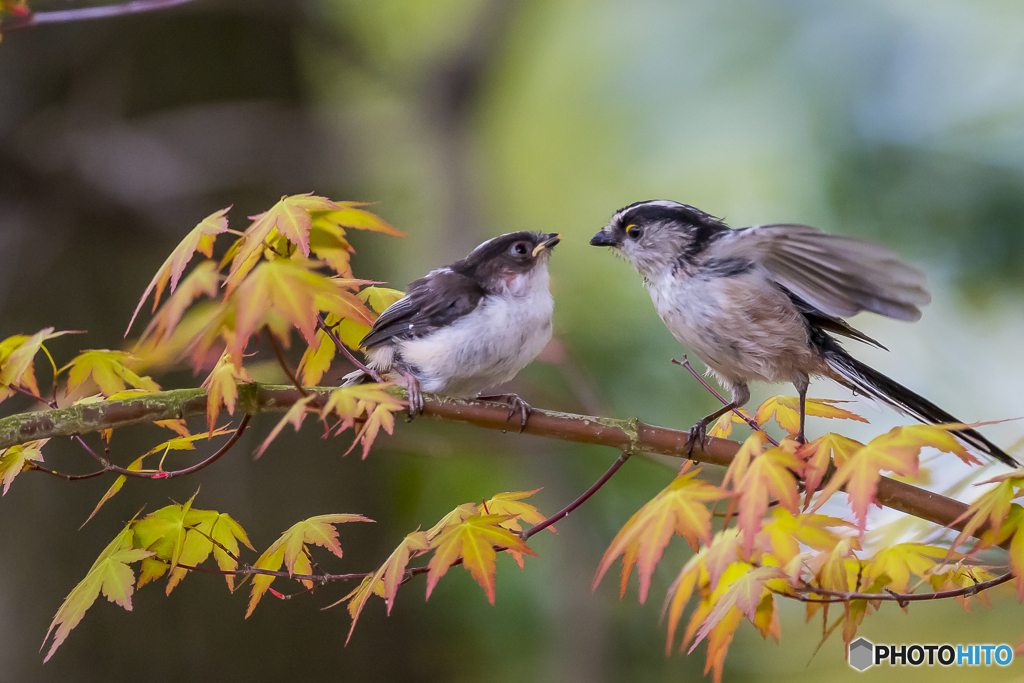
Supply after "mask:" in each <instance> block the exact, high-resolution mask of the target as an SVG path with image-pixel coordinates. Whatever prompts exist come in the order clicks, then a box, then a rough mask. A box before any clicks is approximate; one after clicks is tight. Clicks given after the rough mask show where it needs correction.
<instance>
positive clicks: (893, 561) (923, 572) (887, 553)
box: [862, 543, 961, 593]
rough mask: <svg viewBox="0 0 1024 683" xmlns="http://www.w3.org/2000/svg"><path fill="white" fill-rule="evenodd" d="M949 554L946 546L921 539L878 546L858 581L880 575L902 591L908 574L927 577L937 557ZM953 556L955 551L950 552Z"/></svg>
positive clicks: (956, 554)
mask: <svg viewBox="0 0 1024 683" xmlns="http://www.w3.org/2000/svg"><path fill="white" fill-rule="evenodd" d="M948 555H950V552H949V549H948V548H936V547H933V546H929V545H924V544H923V543H899V544H897V545H894V546H892V547H890V548H882V549H881V550H879V551H878V552H877V553H875V556H874V557H872V558H871V559H870V560H868V562H867V565H866V566H865V567H864V573H863V578H862V582H863V584H864V585H871V584H873V583H874V582H875V581H876V580H878V579H879V578H881V577H882V576H886V577H888V579H889V582H888V587H889V588H891V589H892V590H894V591H896V592H897V593H906V592H907V588H908V586H909V585H910V577H911V575H912V574H913V575H917V576H920V577H922V578H927V576H928V574H929V572H930V571H931V570H932V569H934V568H935V566H936V565H937V564H939V561H940V560H942V559H943V558H946V557H947V556H948ZM952 555H953V557H952V559H954V560H957V559H959V558H960V557H961V556H960V555H959V553H952Z"/></svg>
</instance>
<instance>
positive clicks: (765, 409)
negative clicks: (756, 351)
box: [754, 396, 867, 434]
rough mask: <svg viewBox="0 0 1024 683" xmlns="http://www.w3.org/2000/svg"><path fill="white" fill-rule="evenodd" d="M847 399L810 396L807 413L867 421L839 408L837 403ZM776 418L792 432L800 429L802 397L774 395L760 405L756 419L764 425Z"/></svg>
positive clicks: (806, 408)
mask: <svg viewBox="0 0 1024 683" xmlns="http://www.w3.org/2000/svg"><path fill="white" fill-rule="evenodd" d="M837 403H847V401H835V400H832V399H827V398H809V399H807V401H806V403H805V407H804V409H805V413H806V415H808V416H810V417H827V418H833V419H839V420H856V421H857V422H867V420H865V419H864V418H863V417H861V416H860V415H857V414H856V413H851V412H850V411H848V410H843V409H842V408H837V407H836V405H835V404H837ZM773 417H774V418H775V421H776V422H778V423H779V426H780V427H782V428H783V429H785V430H786V431H787V432H789V433H790V434H796V433H797V431H799V430H800V399H799V397H797V396H773V397H772V398H770V399H768V400H767V401H765V402H764V403H762V404H761V405H760V407H758V409H757V413H756V414H755V415H754V419H755V420H757V424H759V425H761V426H762V427H763V426H764V425H765V423H766V422H768V420H770V419H772V418H773Z"/></svg>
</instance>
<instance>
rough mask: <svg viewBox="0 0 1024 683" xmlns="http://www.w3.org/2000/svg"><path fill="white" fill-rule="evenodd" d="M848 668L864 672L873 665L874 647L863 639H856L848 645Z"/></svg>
mask: <svg viewBox="0 0 1024 683" xmlns="http://www.w3.org/2000/svg"><path fill="white" fill-rule="evenodd" d="M849 658H850V666H852V667H853V668H854V669H856V670H857V671H864V670H865V669H867V668H868V667H870V666H872V665H874V663H875V646H874V645H873V644H872V643H871V642H870V641H868V640H867V639H865V638H858V639H857V640H855V641H853V642H852V643H850V652H849Z"/></svg>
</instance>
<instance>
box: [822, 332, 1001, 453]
mask: <svg viewBox="0 0 1024 683" xmlns="http://www.w3.org/2000/svg"><path fill="white" fill-rule="evenodd" d="M812 343H813V344H814V345H815V347H817V349H818V352H819V353H820V354H821V355H822V357H823V358H824V359H825V362H826V363H827V364H828V366H829V368H831V369H832V371H833V372H834V373H835V374H836V375H837V379H839V380H840V381H841V382H842V383H844V384H846V385H847V386H848V387H849V388H851V389H853V390H854V391H856V392H858V393H861V394H864V395H865V396H870V397H871V398H874V399H878V400H880V401H882V402H883V403H887V404H888V405H890V406H892V407H893V408H895V409H896V410H898V411H899V412H901V413H908V414H910V415H912V416H913V417H915V418H916V419H918V420H920V421H921V422H924V423H926V424H950V423H956V422H960V420H958V419H956V418H955V417H953V416H952V415H950V414H949V413H947V412H946V411H945V410H943V409H942V408H940V407H938V406H937V405H935V404H934V403H932V402H931V401H929V400H928V399H926V398H924V397H923V396H920V395H918V394H915V393H914V392H913V391H911V390H910V389H907V388H906V387H905V386H903V385H902V384H899V383H898V382H895V381H893V380H891V379H889V378H888V377H886V376H885V375H883V374H882V373H880V372H878V371H877V370H874V369H872V368H870V367H868V366H867V365H865V364H864V363H861V362H860V361H859V360H857V359H856V358H854V357H853V356H851V355H850V354H848V353H847V352H846V351H845V350H844V349H843V347H841V346H840V345H839V342H837V341H836V340H835V339H833V338H832V337H830V336H829V335H828V334H825V333H824V332H820V331H818V332H817V334H814V335H812ZM953 434H955V435H956V436H957V438H959V439H960V440H961V441H963V442H964V443H966V444H967V445H969V446H972V447H974V448H976V449H977V450H979V451H981V452H982V453H986V454H988V455H990V456H992V457H993V458H995V459H997V460H999V461H1000V462H1002V463H1005V464H1007V465H1009V466H1010V467H1020V463H1018V462H1017V461H1016V460H1014V459H1013V458H1012V457H1010V456H1009V455H1008V454H1007V453H1005V452H1004V451H1003V450H1002V449H1001V448H999V446H996V445H995V444H994V443H992V442H991V441H989V440H988V439H986V438H985V437H984V436H982V435H981V434H979V433H978V432H977V431H975V430H973V429H961V430H958V431H955V432H953Z"/></svg>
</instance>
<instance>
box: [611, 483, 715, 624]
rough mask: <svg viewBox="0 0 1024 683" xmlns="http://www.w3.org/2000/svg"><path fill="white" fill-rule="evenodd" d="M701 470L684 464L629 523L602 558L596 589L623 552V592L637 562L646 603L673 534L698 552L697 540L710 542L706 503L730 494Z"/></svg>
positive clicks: (621, 592)
mask: <svg viewBox="0 0 1024 683" xmlns="http://www.w3.org/2000/svg"><path fill="white" fill-rule="evenodd" d="M698 473H700V470H699V469H696V470H693V471H692V472H687V471H686V468H685V467H684V469H683V471H681V472H680V473H679V475H678V476H677V477H676V478H675V479H674V480H673V481H672V483H671V484H669V485H668V486H666V487H665V488H664V489H663V490H662V491H661V492H660V493H659V494H658V495H657V496H655V497H654V498H653V499H651V500H650V501H648V502H647V503H646V504H645V505H644V506H643V507H642V508H640V509H639V510H638V511H637V512H636V514H634V515H633V516H632V517H631V518H630V519H629V521H628V522H626V524H625V525H624V526H623V527H622V529H621V530H619V533H618V534H616V536H615V538H614V539H613V540H612V543H611V545H610V546H608V550H606V551H605V553H604V557H603V558H602V559H601V564H600V565H599V566H598V569H597V574H596V575H595V576H594V581H593V584H592V588H593V589H596V588H597V585H598V584H599V583H600V582H601V579H602V577H604V574H605V572H607V571H608V569H609V568H610V567H611V565H612V563H613V562H614V561H615V559H616V558H617V557H618V556H619V555H623V556H624V557H623V559H622V582H621V585H620V595H623V594H625V592H626V584H627V582H628V581H629V575H630V572H631V571H632V569H633V565H634V564H636V566H637V569H638V571H639V573H640V603H641V604H643V602H644V601H646V600H647V591H648V590H649V589H650V586H651V576H652V575H653V574H654V569H655V567H656V566H657V564H658V560H660V559H661V555H662V553H663V552H664V550H665V546H667V545H668V542H669V540H671V538H672V535H673V534H676V535H679V536H682V537H683V538H685V539H686V542H687V543H689V544H690V547H691V548H693V549H694V550H695V551H696V550H697V547H698V542H703V543H705V544H707V543H708V542H709V541H710V540H711V511H710V510H708V507H707V505H706V503H709V502H711V501H715V500H719V499H721V498H724V497H725V496H726V495H727V494H726V492H725V491H723V490H722V489H719V488H718V487H717V486H712V485H711V484H708V483H707V482H704V481H701V480H700V479H696V478H695V477H696V476H697V474H698Z"/></svg>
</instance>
